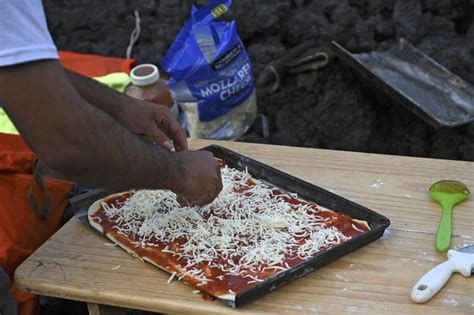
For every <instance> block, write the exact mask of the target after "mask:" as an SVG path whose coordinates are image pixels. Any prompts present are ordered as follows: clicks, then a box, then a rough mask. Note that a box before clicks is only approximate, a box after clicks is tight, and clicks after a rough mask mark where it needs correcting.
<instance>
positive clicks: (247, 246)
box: [102, 167, 348, 285]
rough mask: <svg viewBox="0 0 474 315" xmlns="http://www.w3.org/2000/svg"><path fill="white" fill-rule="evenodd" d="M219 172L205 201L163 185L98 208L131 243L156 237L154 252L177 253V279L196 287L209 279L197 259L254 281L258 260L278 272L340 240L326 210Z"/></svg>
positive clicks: (243, 176)
mask: <svg viewBox="0 0 474 315" xmlns="http://www.w3.org/2000/svg"><path fill="white" fill-rule="evenodd" d="M221 173H222V181H223V189H222V191H221V193H220V194H219V196H218V197H217V198H216V199H215V200H214V202H213V203H211V204H209V205H207V206H203V207H198V206H188V207H182V206H180V205H179V204H178V203H177V201H176V195H175V194H174V193H173V192H171V191H167V190H139V191H136V192H135V193H134V194H133V195H132V196H131V197H130V198H128V199H127V200H126V201H124V202H123V203H121V204H119V205H117V206H115V205H113V204H107V203H105V202H103V203H102V206H103V209H104V211H105V214H106V216H108V217H109V218H111V219H112V220H115V222H116V223H117V225H116V226H115V227H114V228H115V229H116V231H117V232H118V233H119V234H121V235H124V236H133V237H134V238H135V239H136V240H137V242H136V246H141V247H147V246H156V240H159V241H160V242H162V243H164V244H167V246H166V247H165V248H164V249H162V252H165V253H171V254H173V255H174V256H178V261H179V262H182V267H183V268H184V270H185V271H183V272H182V273H181V274H180V276H179V279H181V278H183V277H185V276H192V277H193V278H196V279H199V281H200V282H201V285H202V284H206V283H207V282H208V281H211V280H210V279H207V278H206V274H205V273H204V272H203V270H202V268H199V267H198V265H200V264H202V263H205V264H207V265H208V266H209V267H210V268H218V269H220V270H221V271H222V272H223V273H224V274H225V275H243V274H247V275H246V276H247V277H249V278H250V280H251V281H255V282H261V281H263V280H262V279H259V278H258V277H256V276H255V272H256V271H257V270H259V271H262V264H263V269H264V270H265V269H266V268H270V270H274V271H275V272H277V271H278V272H279V271H281V270H285V269H288V268H290V266H289V265H288V263H287V261H285V258H286V257H299V258H300V259H303V260H306V259H309V258H311V257H312V256H313V255H314V254H315V253H318V252H319V251H320V250H321V249H322V248H325V247H328V246H330V245H334V244H338V243H340V242H341V241H344V240H347V239H348V237H346V236H345V235H344V234H342V233H341V232H340V231H338V230H337V229H336V228H334V227H327V226H325V220H324V218H323V217H321V216H319V215H318V213H321V211H328V210H327V209H324V208H322V207H321V208H320V207H318V206H316V205H314V204H302V205H301V204H300V205H295V204H292V203H290V202H288V201H287V200H288V199H287V198H286V197H287V196H286V195H284V194H281V193H276V190H275V189H274V188H272V187H270V186H269V185H267V184H265V183H263V182H261V181H258V180H255V179H252V178H251V176H250V175H249V173H248V172H247V170H245V171H239V170H236V169H233V168H229V167H225V168H223V169H222V172H221ZM177 240H180V241H179V242H176V241H177ZM154 241H155V243H154ZM272 268H273V269H272ZM252 273H253V274H254V275H252ZM174 276H175V274H173V275H172V276H171V277H170V279H169V280H168V283H169V282H170V281H171V280H172V279H173V277H174ZM218 279H223V278H222V276H221V277H218Z"/></svg>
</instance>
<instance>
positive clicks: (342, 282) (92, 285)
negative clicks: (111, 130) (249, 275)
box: [16, 219, 474, 314]
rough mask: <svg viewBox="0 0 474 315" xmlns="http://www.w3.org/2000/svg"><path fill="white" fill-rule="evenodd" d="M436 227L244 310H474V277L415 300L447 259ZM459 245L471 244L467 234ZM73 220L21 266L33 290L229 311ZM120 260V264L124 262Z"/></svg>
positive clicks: (19, 276) (378, 247)
mask: <svg viewBox="0 0 474 315" xmlns="http://www.w3.org/2000/svg"><path fill="white" fill-rule="evenodd" d="M433 237H434V236H433V235H432V234H430V233H420V232H406V231H394V230H392V231H390V232H389V234H388V235H386V236H384V237H383V239H381V240H378V241H376V242H374V243H372V244H370V245H368V246H366V247H364V248H362V249H360V250H358V251H356V252H354V253H352V254H350V255H348V256H345V257H343V258H342V259H340V260H338V261H336V262H334V263H332V264H330V265H328V266H326V267H324V268H322V269H319V270H318V271H316V272H314V273H312V274H309V275H307V276H305V277H303V278H301V279H298V280H296V281H294V282H293V283H291V284H289V285H287V286H285V287H283V288H280V289H278V290H277V291H275V292H272V293H270V294H268V295H266V296H265V297H263V298H261V299H259V300H257V301H255V302H253V303H251V304H249V305H247V306H244V307H243V308H241V309H239V310H241V311H243V312H245V311H248V312H251V311H268V312H279V311H287V312H292V311H297V310H301V311H306V312H311V311H323V312H341V311H343V312H348V311H352V310H353V311H361V312H369V311H370V312H374V311H376V312H379V311H390V312H402V313H412V312H417V311H423V312H427V313H434V312H440V313H441V312H448V311H449V312H450V313H452V312H456V311H459V312H460V313H462V312H469V311H471V312H472V311H474V295H473V294H472V293H473V292H474V281H471V280H472V279H469V280H468V279H466V278H464V277H462V276H460V275H454V276H453V277H452V279H451V280H450V282H449V283H448V284H447V286H446V287H445V288H444V289H443V290H442V291H441V292H440V293H439V294H438V295H437V296H436V297H435V298H434V299H433V300H431V301H430V302H429V303H427V304H425V305H417V304H414V303H412V302H411V300H410V298H409V292H410V290H411V287H412V286H413V285H414V283H415V282H416V281H417V279H418V278H419V277H421V275H423V274H424V273H425V272H426V271H428V270H429V269H430V268H432V267H434V266H435V265H436V264H438V263H440V262H442V261H444V259H445V255H441V254H437V253H435V251H434V250H430V248H432V242H433ZM453 241H454V245H455V246H460V245H462V244H465V240H464V239H463V238H461V237H455V238H454V240H453ZM106 244H110V243H109V242H108V241H107V240H106V239H105V238H103V237H102V236H100V235H99V234H98V233H95V232H92V231H91V228H89V227H87V226H84V225H83V224H82V223H80V222H79V221H77V220H75V219H73V220H71V221H70V222H69V223H68V224H66V225H65V226H64V227H63V228H62V229H61V230H60V231H59V233H57V234H56V235H55V236H53V238H52V239H51V240H49V241H48V242H46V243H45V244H44V245H43V246H42V247H41V248H40V249H39V250H38V251H37V252H35V253H34V254H33V255H32V256H31V257H30V258H29V259H28V260H27V261H26V262H25V263H23V264H22V265H21V266H20V268H19V269H18V270H17V273H16V283H17V285H19V286H20V288H23V289H28V288H29V289H30V290H28V291H31V292H34V293H38V294H42V295H48V296H56V297H61V298H69V299H75V300H83V301H87V302H93V303H100V304H109V305H115V306H121V307H127V308H136V309H143V310H149V311H158V312H187V311H188V312H189V311H190V310H192V311H193V312H196V313H208V314H210V313H226V312H229V311H230V309H229V308H228V307H226V306H224V305H222V304H221V303H218V302H207V301H204V300H202V299H201V297H200V296H199V295H197V294H193V293H192V291H193V288H191V287H189V286H187V285H185V284H183V283H181V282H179V281H174V282H172V283H171V284H169V285H168V284H166V282H167V280H168V277H169V275H168V274H167V273H165V272H163V271H161V270H158V269H156V268H154V267H153V266H151V265H149V264H146V263H143V262H141V261H139V260H137V259H133V258H131V257H130V256H129V255H128V254H127V253H125V252H124V251H122V250H121V249H119V248H116V247H110V246H107V245H106ZM117 266H120V267H119V268H117Z"/></svg>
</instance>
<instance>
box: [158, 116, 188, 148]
mask: <svg viewBox="0 0 474 315" xmlns="http://www.w3.org/2000/svg"><path fill="white" fill-rule="evenodd" d="M155 123H156V125H157V127H158V128H160V129H161V130H162V131H163V132H164V133H165V134H166V136H168V137H169V138H170V139H171V140H173V142H174V144H175V147H176V148H177V149H179V150H180V151H185V150H187V149H188V142H187V140H186V134H185V132H184V130H183V128H181V126H180V125H179V123H178V121H176V119H174V118H173V117H172V116H171V114H167V115H163V116H161V117H159V118H158V120H157V121H156V122H155Z"/></svg>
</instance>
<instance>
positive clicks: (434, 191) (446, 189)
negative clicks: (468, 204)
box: [429, 180, 470, 252]
mask: <svg viewBox="0 0 474 315" xmlns="http://www.w3.org/2000/svg"><path fill="white" fill-rule="evenodd" d="M429 192H430V196H431V197H432V198H433V199H434V200H436V201H437V202H438V203H439V204H440V205H441V207H442V208H443V213H442V215H441V221H440V223H439V228H438V235H437V236H436V249H437V250H438V251H439V252H445V251H447V250H448V249H449V245H450V243H451V213H452V210H453V207H454V206H455V205H456V204H457V203H459V202H461V201H463V200H464V199H466V198H467V197H468V196H469V193H470V192H469V189H468V188H467V186H466V185H464V184H463V183H461V182H458V181H455V180H442V181H439V182H436V183H434V184H433V185H431V187H430V189H429Z"/></svg>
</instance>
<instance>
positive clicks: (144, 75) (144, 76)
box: [130, 63, 160, 86]
mask: <svg viewBox="0 0 474 315" xmlns="http://www.w3.org/2000/svg"><path fill="white" fill-rule="evenodd" d="M130 78H131V79H132V83H133V84H135V85H136V86H147V85H150V84H153V83H155V82H156V81H158V79H159V78H160V71H158V67H157V66H155V65H153V64H151V63H145V64H143V65H139V66H136V67H135V68H133V69H132V71H131V72H130Z"/></svg>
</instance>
